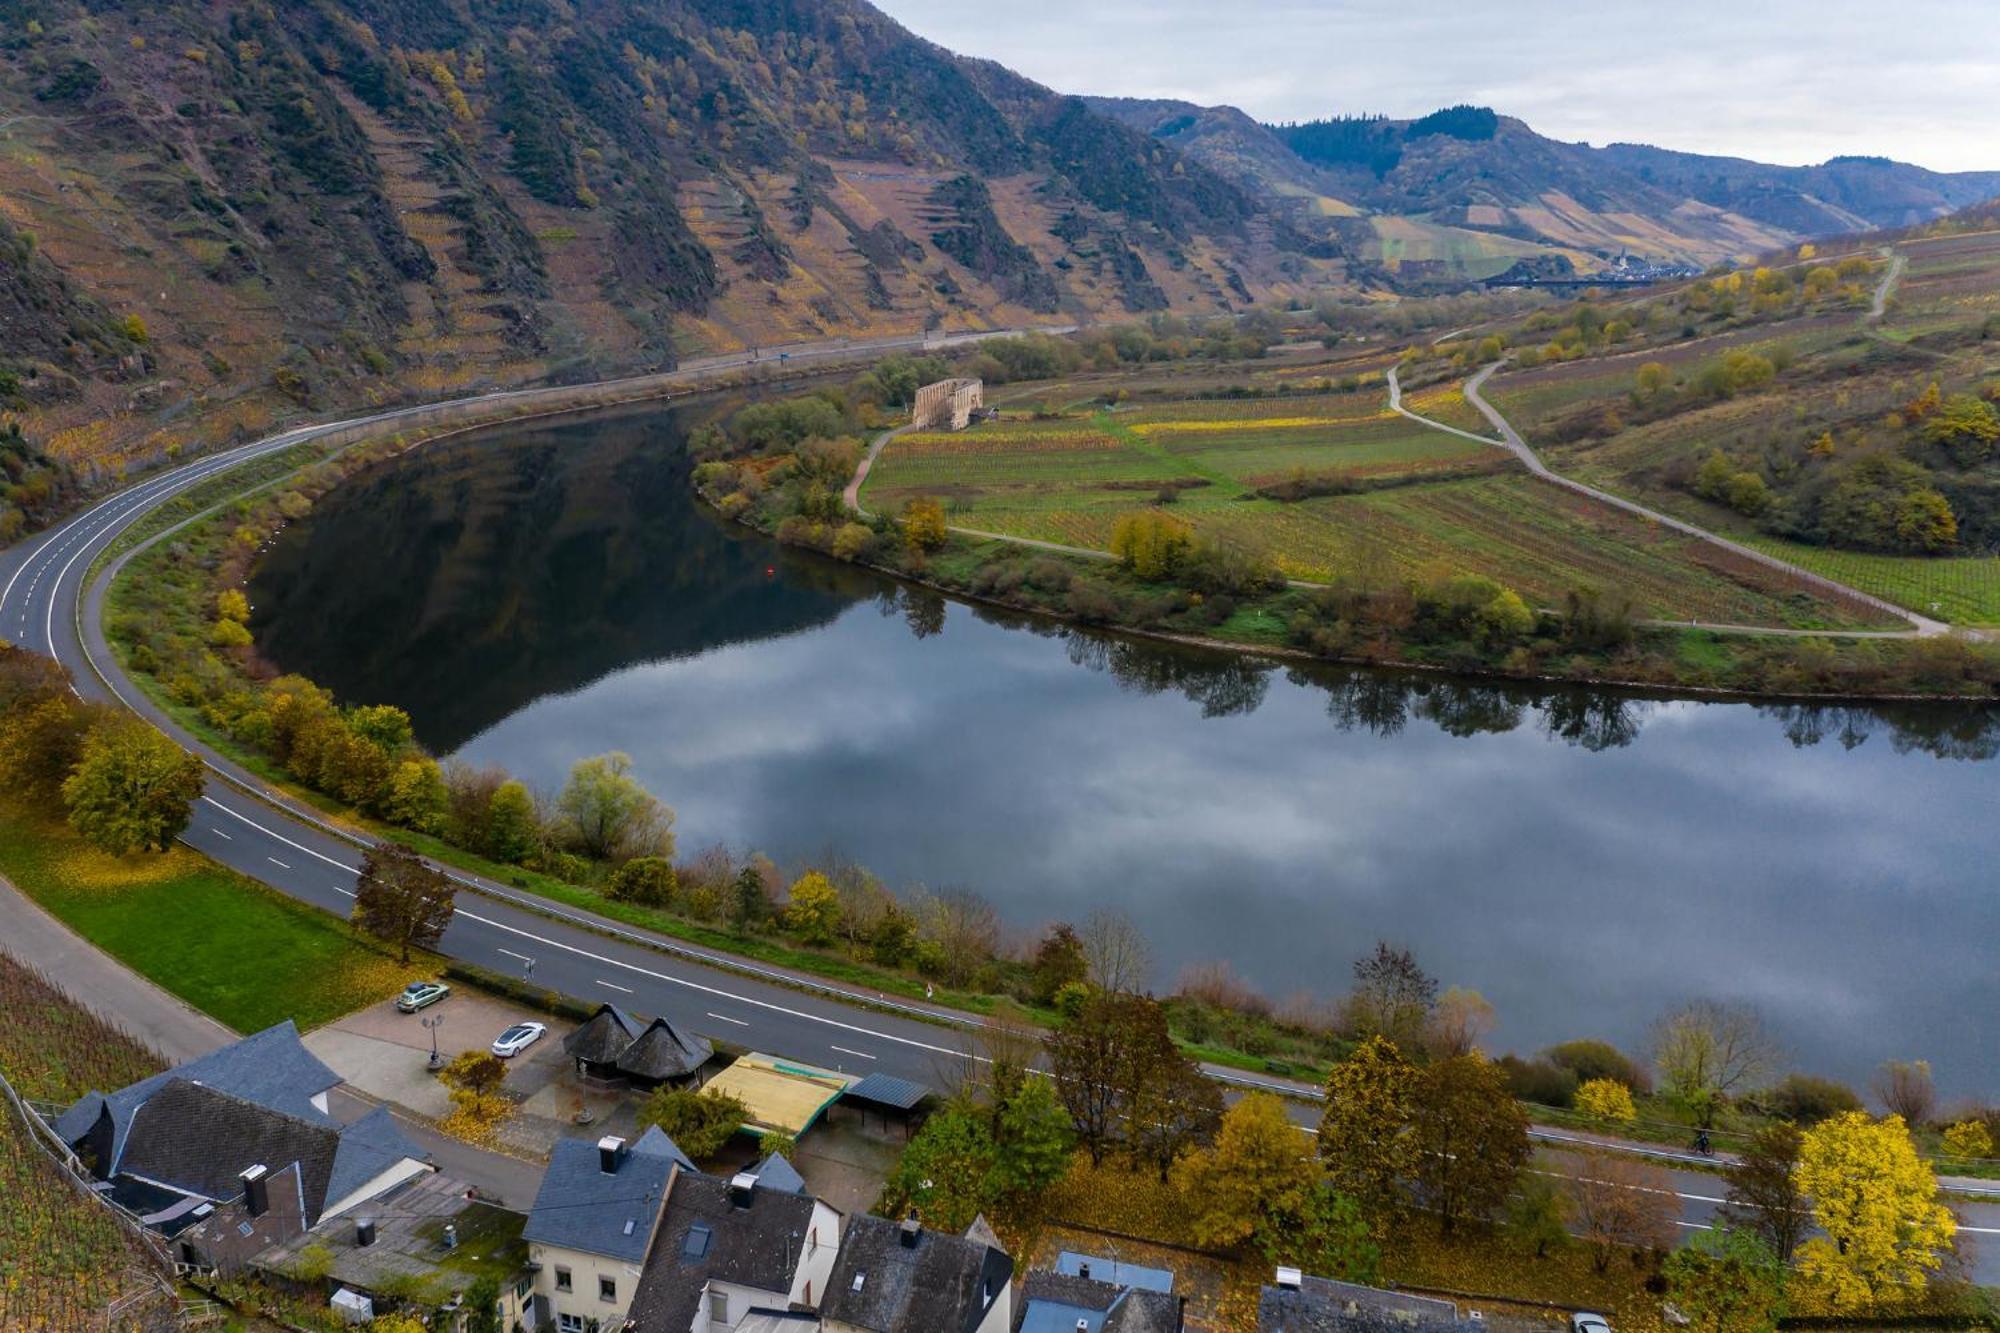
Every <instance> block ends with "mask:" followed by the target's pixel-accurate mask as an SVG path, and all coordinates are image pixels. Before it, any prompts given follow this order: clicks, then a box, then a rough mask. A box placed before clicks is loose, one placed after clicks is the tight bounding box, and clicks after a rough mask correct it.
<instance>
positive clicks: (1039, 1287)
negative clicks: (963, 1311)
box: [1014, 1271, 1180, 1333]
mask: <svg viewBox="0 0 2000 1333" xmlns="http://www.w3.org/2000/svg"><path fill="white" fill-rule="evenodd" d="M1079 1321H1080V1322H1082V1324H1083V1325H1084V1327H1086V1328H1087V1329H1088V1330H1089V1333H1175V1329H1176V1328H1177V1327H1178V1325H1179V1323H1180V1299H1179V1298H1178V1297H1175V1296H1172V1295H1169V1294H1168V1293H1166V1292H1164V1291H1151V1290H1146V1289H1143V1288H1138V1289H1135V1288H1132V1287H1126V1286H1120V1285H1118V1284H1116V1283H1111V1282H1099V1281H1097V1280H1095V1279H1094V1278H1087V1277H1074V1276H1071V1275H1069V1274H1066V1273H1051V1272H1047V1271H1037V1272H1032V1273H1030V1274H1028V1277H1027V1280H1026V1281H1025V1282H1023V1283H1022V1284H1021V1314H1020V1319H1019V1321H1018V1322H1017V1323H1016V1324H1015V1325H1014V1328H1015V1330H1016V1333H1076V1327H1077V1324H1078V1323H1079Z"/></svg>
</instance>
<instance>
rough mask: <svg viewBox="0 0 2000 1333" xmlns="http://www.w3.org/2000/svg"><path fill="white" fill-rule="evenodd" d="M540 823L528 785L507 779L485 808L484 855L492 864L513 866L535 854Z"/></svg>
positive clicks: (539, 833)
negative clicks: (485, 854) (530, 854)
mask: <svg viewBox="0 0 2000 1333" xmlns="http://www.w3.org/2000/svg"><path fill="white" fill-rule="evenodd" d="M540 835H541V821H540V820H539V819H537V818H536V816H535V798H534V797H533V796H532V795H530V794H529V792H528V788H527V784H525V783H522V782H519V781H515V780H513V779H509V780H507V781H505V782H502V783H501V784H500V785H499V786H498V787H495V788H494V789H493V795H492V798H491V800H490V801H489V803H488V804H487V807H486V852H487V855H489V856H491V857H492V858H493V859H494V860H496V861H499V862H501V863H503V864H505V865H514V864H516V863H518V862H520V861H521V860H523V859H524V858H526V857H527V855H528V854H529V853H530V852H532V851H534V850H535V844H536V843H537V842H538V841H539V840H540Z"/></svg>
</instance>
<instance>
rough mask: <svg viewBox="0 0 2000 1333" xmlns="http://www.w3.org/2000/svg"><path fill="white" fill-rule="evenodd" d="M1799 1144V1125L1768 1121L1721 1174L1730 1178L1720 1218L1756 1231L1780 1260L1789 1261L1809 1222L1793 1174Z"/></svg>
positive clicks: (1808, 1206) (1809, 1215)
mask: <svg viewBox="0 0 2000 1333" xmlns="http://www.w3.org/2000/svg"><path fill="white" fill-rule="evenodd" d="M1803 1143H1804V1136H1803V1135H1802V1134H1801V1133H1800V1132H1799V1128H1798V1126H1797V1125H1788V1124H1785V1123H1784V1122H1783V1121H1780V1122H1778V1123H1776V1124H1772V1125H1767V1126H1765V1127H1764V1128H1763V1129H1761V1130H1759V1131H1758V1132H1757V1135H1756V1136H1755V1137H1754V1138H1752V1139H1751V1140H1750V1144H1749V1146H1748V1147H1746V1148H1745V1149H1744V1150H1743V1152H1742V1153H1741V1154H1740V1155H1739V1156H1738V1158H1737V1160H1736V1161H1735V1162H1734V1163H1733V1164H1732V1165H1730V1166H1729V1167H1728V1168H1726V1169H1725V1170H1724V1171H1723V1173H1722V1175H1723V1178H1724V1179H1725V1180H1727V1181H1728V1182H1729V1202H1728V1203H1727V1204H1726V1205H1724V1207H1723V1210H1722V1214H1723V1217H1724V1218H1725V1219H1726V1220H1727V1221H1728V1222H1730V1223H1731V1224H1732V1225H1737V1226H1742V1227H1745V1228H1747V1229H1749V1230H1751V1231H1753V1232H1755V1233H1756V1234H1757V1235H1758V1236H1759V1237H1760V1238H1761V1239H1762V1240H1763V1241H1764V1243H1765V1244H1767V1245H1769V1246H1770V1247H1771V1252H1772V1253H1773V1254H1775V1255H1777V1256H1778V1260H1779V1262H1780V1263H1787V1264H1788V1263H1790V1262H1791V1261H1792V1252H1793V1251H1794V1250H1796V1249H1798V1247H1799V1242H1800V1241H1802V1240H1804V1239H1805V1235H1806V1229H1807V1228H1808V1227H1810V1226H1811V1225H1812V1204H1811V1203H1810V1202H1808V1201H1807V1199H1806V1196H1805V1195H1804V1194H1803V1193H1801V1192H1800V1190H1799V1184H1798V1177H1797V1174H1796V1173H1797V1171H1798V1165H1799V1150H1800V1148H1801V1147H1802V1146H1803Z"/></svg>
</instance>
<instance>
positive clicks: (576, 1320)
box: [556, 1314, 583, 1333]
mask: <svg viewBox="0 0 2000 1333" xmlns="http://www.w3.org/2000/svg"><path fill="white" fill-rule="evenodd" d="M556 1328H557V1329H559V1330H561V1333H583V1316H582V1315H580V1314H559V1315H557V1316H556Z"/></svg>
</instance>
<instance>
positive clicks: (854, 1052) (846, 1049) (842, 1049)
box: [827, 1042, 875, 1060]
mask: <svg viewBox="0 0 2000 1333" xmlns="http://www.w3.org/2000/svg"><path fill="white" fill-rule="evenodd" d="M827 1045H828V1047H829V1048H830V1049H832V1050H836V1051H839V1052H840V1053H841V1054H842V1055H858V1056H860V1057H861V1058H862V1059H863V1060H873V1059H874V1058H875V1057H874V1056H872V1055H870V1054H868V1052H866V1051H857V1050H853V1049H851V1048H849V1047H846V1046H834V1045H833V1043H831V1042H828V1043H827Z"/></svg>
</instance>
